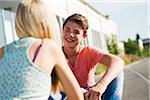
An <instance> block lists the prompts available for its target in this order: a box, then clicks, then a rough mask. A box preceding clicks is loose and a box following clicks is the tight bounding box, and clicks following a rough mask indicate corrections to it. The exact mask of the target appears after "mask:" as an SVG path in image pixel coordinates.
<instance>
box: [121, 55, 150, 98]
mask: <svg viewBox="0 0 150 100" xmlns="http://www.w3.org/2000/svg"><path fill="white" fill-rule="evenodd" d="M124 72H125V83H124V93H123V100H150V58H146V59H143V60H140V61H137V62H134V63H132V64H130V65H128V66H126V68H125V70H124Z"/></svg>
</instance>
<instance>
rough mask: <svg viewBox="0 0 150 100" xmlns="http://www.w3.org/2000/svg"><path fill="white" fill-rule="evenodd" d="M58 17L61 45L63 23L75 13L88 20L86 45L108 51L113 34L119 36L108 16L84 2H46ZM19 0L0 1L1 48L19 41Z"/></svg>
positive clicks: (78, 0)
mask: <svg viewBox="0 0 150 100" xmlns="http://www.w3.org/2000/svg"><path fill="white" fill-rule="evenodd" d="M45 1H46V2H47V3H48V4H49V7H50V9H52V11H53V12H54V14H55V15H56V18H57V21H58V28H57V32H56V35H57V40H58V42H59V43H60V44H61V28H62V24H63V21H64V20H65V19H66V18H67V17H68V16H69V15H71V14H73V13H80V14H82V15H84V16H86V17H87V18H88V21H89V30H88V38H87V39H86V40H85V41H84V42H83V44H85V45H87V44H88V45H91V46H97V47H99V48H101V49H103V50H106V51H108V49H107V40H108V39H109V38H111V34H115V35H117V26H116V24H115V23H114V22H113V21H112V20H111V19H108V18H107V16H104V15H103V14H101V13H100V12H98V11H96V10H95V9H93V8H92V7H91V6H89V5H88V4H87V3H86V2H84V1H83V0H45ZM18 3H19V0H0V47H2V46H3V45H5V44H8V43H10V42H12V41H14V40H17V39H18V38H17V36H16V33H15V28H14V18H15V13H16V9H17V6H18Z"/></svg>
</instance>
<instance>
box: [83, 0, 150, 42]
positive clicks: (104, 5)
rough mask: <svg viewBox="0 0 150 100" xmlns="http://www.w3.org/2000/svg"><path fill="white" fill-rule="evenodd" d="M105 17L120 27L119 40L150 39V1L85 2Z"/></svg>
mask: <svg viewBox="0 0 150 100" xmlns="http://www.w3.org/2000/svg"><path fill="white" fill-rule="evenodd" d="M85 1H86V2H87V3H89V5H91V6H92V7H93V8H95V9H96V10H98V11H99V12H101V13H102V14H104V15H109V18H110V19H111V20H113V21H114V22H115V23H116V24H117V27H118V33H117V34H118V39H119V40H120V41H127V40H128V39H129V38H130V39H131V40H134V39H135V38H136V34H137V33H138V34H139V35H140V37H141V39H144V38H150V31H149V28H150V20H149V19H148V18H150V16H149V13H150V9H149V6H150V1H148V0H85Z"/></svg>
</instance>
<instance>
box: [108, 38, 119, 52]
mask: <svg viewBox="0 0 150 100" xmlns="http://www.w3.org/2000/svg"><path fill="white" fill-rule="evenodd" d="M107 46H108V51H109V52H110V53H112V54H115V55H118V54H119V49H118V46H117V38H116V36H115V35H112V38H111V39H110V40H108V41H107Z"/></svg>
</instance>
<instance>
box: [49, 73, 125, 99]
mask: <svg viewBox="0 0 150 100" xmlns="http://www.w3.org/2000/svg"><path fill="white" fill-rule="evenodd" d="M123 85H124V73H123V72H122V73H121V74H120V75H118V76H117V77H116V78H115V79H114V80H112V82H111V83H110V84H109V85H108V86H107V89H106V91H105V92H104V93H103V95H102V97H101V98H102V100H122V94H123ZM58 98H60V99H58ZM48 100H66V95H65V93H63V92H59V93H56V94H55V95H51V96H50V97H49V99H48Z"/></svg>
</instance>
